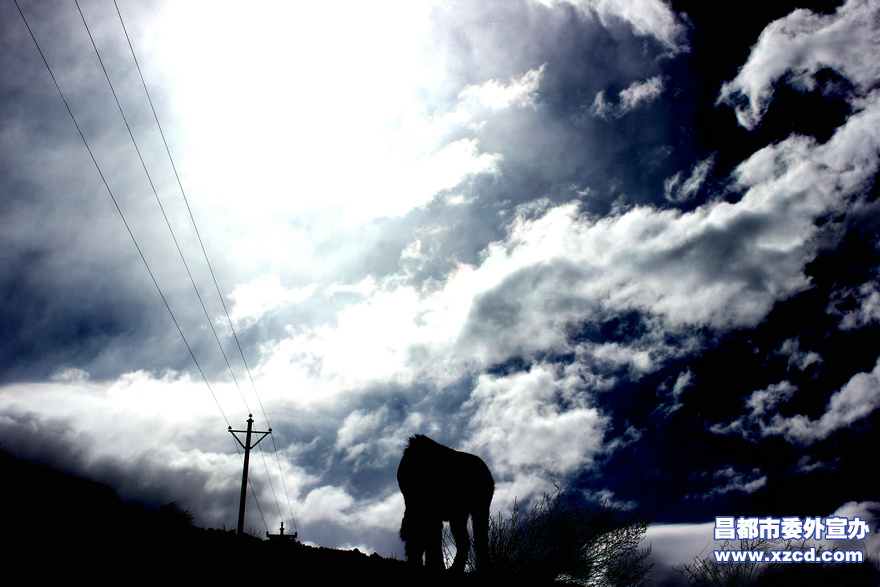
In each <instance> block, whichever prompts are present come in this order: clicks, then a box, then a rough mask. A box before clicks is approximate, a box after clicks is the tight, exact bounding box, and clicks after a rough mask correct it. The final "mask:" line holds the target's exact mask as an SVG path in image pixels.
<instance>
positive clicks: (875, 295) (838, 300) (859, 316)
mask: <svg viewBox="0 0 880 587" xmlns="http://www.w3.org/2000/svg"><path fill="white" fill-rule="evenodd" d="M845 302H849V303H852V304H853V305H855V308H853V309H850V310H840V309H839V308H838V306H840V305H842V304H843V303H845ZM828 312H829V313H830V314H833V315H837V316H840V322H839V323H838V327H839V328H840V329H841V330H852V329H855V328H863V327H864V326H867V325H868V324H871V323H873V322H880V284H878V281H877V280H876V279H874V280H870V281H866V282H865V283H863V284H861V285H860V286H858V287H857V288H845V289H843V290H841V291H838V292H835V294H834V296H833V298H832V301H831V304H829V307H828Z"/></svg>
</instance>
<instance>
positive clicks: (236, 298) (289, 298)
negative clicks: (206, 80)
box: [219, 275, 317, 328]
mask: <svg viewBox="0 0 880 587" xmlns="http://www.w3.org/2000/svg"><path fill="white" fill-rule="evenodd" d="M315 289H317V285H316V284H310V285H305V286H302V287H294V288H286V287H284V286H282V285H281V279H280V278H279V277H278V276H277V275H265V276H263V277H257V278H255V279H253V280H251V281H249V282H248V283H245V284H241V285H238V286H236V287H235V289H233V290H232V293H230V294H229V295H228V296H227V297H228V298H229V300H230V301H231V306H232V307H231V309H230V312H229V318H230V320H231V321H232V323H233V325H234V326H236V327H242V328H247V327H249V326H253V325H254V324H255V323H257V322H258V321H259V320H260V319H261V318H263V317H264V316H266V315H267V314H271V313H272V312H275V311H278V310H279V309H281V308H283V307H284V306H286V305H289V304H298V303H300V302H302V301H303V300H305V299H307V298H309V297H310V296H311V295H312V294H313V293H314V292H315ZM219 321H220V322H221V323H222V324H225V323H226V320H225V319H222V320H219Z"/></svg>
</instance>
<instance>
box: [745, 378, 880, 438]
mask: <svg viewBox="0 0 880 587" xmlns="http://www.w3.org/2000/svg"><path fill="white" fill-rule="evenodd" d="M877 408H880V361H878V362H877V364H876V365H875V366H874V369H873V370H872V371H870V372H868V373H858V374H856V375H854V376H853V377H852V378H851V379H850V380H849V381H848V382H847V383H846V385H844V386H843V387H842V388H841V389H840V390H839V391H837V392H835V393H834V394H833V395H832V396H831V399H829V400H828V404H827V405H826V406H825V413H824V414H822V416H820V417H819V419H818V420H813V419H811V418H809V417H808V416H804V415H802V414H797V415H795V416H791V417H785V416H782V415H780V414H775V415H774V416H773V417H772V418H771V419H770V421H769V422H766V423H763V424H762V432H761V433H762V434H763V435H764V436H771V435H781V436H784V437H785V438H786V439H787V440H788V441H789V442H793V443H795V444H812V443H813V442H817V441H819V440H824V439H825V438H828V437H829V436H831V435H832V434H834V433H835V432H837V431H838V430H840V429H842V428H846V427H847V426H850V425H851V424H853V423H855V422H857V421H859V420H861V419H863V418H865V417H867V416H868V415H870V414H871V413H872V412H873V411H874V410H876V409H877Z"/></svg>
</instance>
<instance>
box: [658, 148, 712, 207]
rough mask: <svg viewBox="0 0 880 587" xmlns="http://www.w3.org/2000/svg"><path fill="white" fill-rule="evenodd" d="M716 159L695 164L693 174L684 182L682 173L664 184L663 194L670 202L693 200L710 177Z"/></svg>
mask: <svg viewBox="0 0 880 587" xmlns="http://www.w3.org/2000/svg"><path fill="white" fill-rule="evenodd" d="M714 164H715V157H714V156H712V157H707V158H706V159H703V160H702V161H699V162H697V163H695V164H694V166H693V168H691V174H690V175H689V176H688V177H687V179H685V180H683V181H682V178H681V172H678V173H676V174H675V175H673V176H672V177H670V178H669V179H667V180H666V181H665V182H663V193H664V195H665V196H666V199H667V200H669V201H670V202H686V201H688V200H690V199H691V198H693V197H694V196H695V195H696V194H697V192H698V191H699V190H700V188H701V187H702V186H703V184H704V183H705V182H706V178H707V177H708V176H709V172H710V171H711V170H712V166H713V165H714Z"/></svg>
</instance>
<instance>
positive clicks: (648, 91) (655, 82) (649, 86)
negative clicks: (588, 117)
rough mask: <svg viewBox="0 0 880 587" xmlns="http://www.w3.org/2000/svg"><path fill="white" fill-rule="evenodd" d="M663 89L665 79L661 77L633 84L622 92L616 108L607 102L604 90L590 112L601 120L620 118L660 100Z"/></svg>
mask: <svg viewBox="0 0 880 587" xmlns="http://www.w3.org/2000/svg"><path fill="white" fill-rule="evenodd" d="M663 89H664V88H663V78H661V77H660V76H659V75H656V76H654V77H652V78H650V79H647V80H645V81H643V82H633V83H632V84H630V85H629V86H628V87H627V88H625V89H623V90H621V91H620V93H619V94H618V102H617V105H616V106H615V105H614V104H612V103H610V102H608V101H607V100H606V98H605V91H604V90H603V91H600V92H599V93H598V94H596V98H595V99H594V100H593V105H592V106H591V107H590V112H591V113H592V114H593V116H598V117H599V118H605V119H609V118H620V117H621V116H623V115H625V114H626V113H628V112H629V111H630V110H633V109H634V108H637V107H639V106H641V105H642V104H647V103H650V102H653V101H654V100H656V99H657V98H659V97H660V94H662V93H663Z"/></svg>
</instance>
